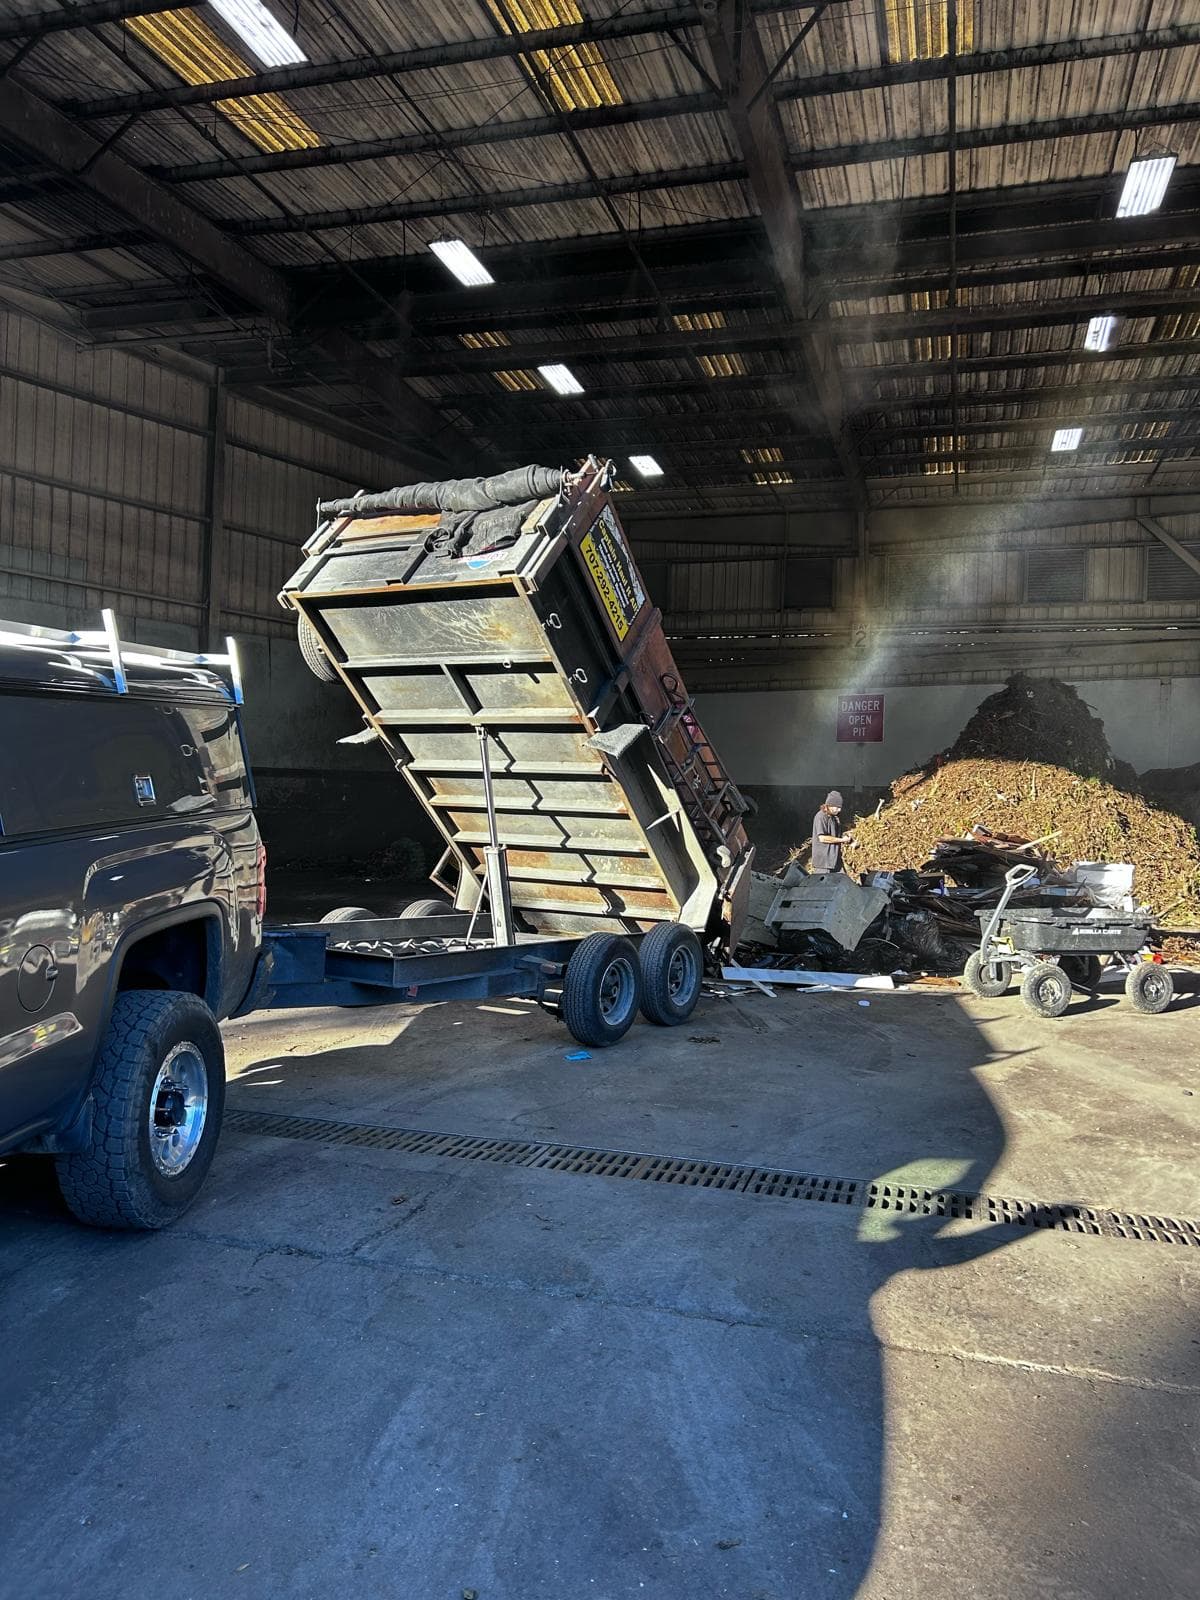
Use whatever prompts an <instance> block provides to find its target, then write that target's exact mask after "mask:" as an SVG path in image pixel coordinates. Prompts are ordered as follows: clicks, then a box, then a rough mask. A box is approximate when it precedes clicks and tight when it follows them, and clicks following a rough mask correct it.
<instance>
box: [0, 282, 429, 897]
mask: <svg viewBox="0 0 1200 1600" xmlns="http://www.w3.org/2000/svg"><path fill="white" fill-rule="evenodd" d="M212 398H213V392H212V389H211V387H210V386H209V385H208V384H207V383H205V382H203V381H201V380H200V379H197V378H194V377H191V376H186V375H182V374H180V373H178V372H175V371H173V370H170V369H167V368H165V367H162V366H158V365H156V364H154V363H153V362H149V361H146V360H143V359H139V358H138V357H137V356H134V355H129V354H127V353H124V352H121V351H117V350H111V349H108V350H105V349H98V348H91V347H89V346H86V345H83V346H81V345H79V344H77V343H76V342H75V340H74V339H73V338H72V337H70V335H69V334H67V333H64V332H61V331H59V330H58V329H56V328H51V327H48V326H46V325H44V324H42V323H40V322H37V321H35V320H33V319H32V318H29V317H25V316H21V315H18V314H16V313H14V312H11V311H6V310H3V309H0V618H7V619H10V620H13V621H18V622H38V623H44V624H48V625H50V626H53V627H76V626H87V627H95V626H97V625H98V613H99V611H100V609H101V607H103V606H111V607H113V608H114V610H115V611H116V612H117V614H118V617H119V618H120V622H121V627H122V631H123V633H124V634H125V636H126V637H127V638H131V639H136V640H138V641H140V642H144V643H148V644H160V645H172V646H176V647H178V648H183V649H193V650H194V649H198V648H199V647H200V643H201V637H202V634H201V630H202V625H203V619H204V615H205V611H206V600H207V592H206V581H207V579H206V574H207V571H208V563H207V553H208V541H209V538H210V535H213V534H215V540H214V545H215V549H214V555H215V559H214V560H213V562H212V571H213V573H214V575H215V578H216V582H217V585H218V593H219V601H220V613H221V614H220V619H219V622H220V630H221V632H222V633H224V632H229V633H232V634H233V635H235V636H236V637H237V639H238V641H239V646H240V648H241V650H242V653H243V657H244V660H245V682H246V726H247V731H248V735H249V740H250V748H251V753H252V756H253V759H254V765H255V774H256V780H257V784H258V791H259V801H260V817H261V820H262V826H263V831H264V834H265V835H266V837H267V841H268V846H269V848H270V850H271V857H272V860H273V861H274V862H275V863H276V864H280V863H287V862H290V861H318V862H331V861H332V862H345V861H351V860H352V861H363V860H370V859H372V858H378V857H379V856H380V855H381V853H382V852H383V851H384V850H385V849H387V847H388V846H390V845H394V844H395V843H396V841H403V840H411V841H414V842H415V844H416V845H418V846H419V847H420V848H421V850H423V851H424V850H428V849H429V848H430V847H431V846H432V844H433V841H434V837H435V836H434V834H433V831H432V830H431V829H430V828H429V825H428V823H427V821H426V819H425V817H424V813H423V812H422V811H421V810H420V808H419V807H418V806H417V805H416V803H415V801H413V800H411V798H410V797H409V793H408V790H407V788H406V786H405V785H404V784H403V783H402V782H400V781H399V780H398V779H397V778H396V776H395V774H394V773H392V772H391V770H390V768H388V766H387V764H386V762H385V761H384V759H383V757H382V755H381V754H380V752H379V751H378V750H376V749H374V748H372V747H369V746H368V747H365V748H364V747H354V746H351V747H345V746H342V747H339V746H338V745H337V742H336V741H337V740H338V738H339V737H341V736H342V735H343V734H346V733H352V732H355V731H357V729H358V728H359V727H360V726H361V724H360V722H359V721H358V718H357V714H356V712H355V711H354V709H353V707H352V706H351V705H350V703H349V701H348V698H347V697H346V696H345V695H344V694H343V693H342V692H341V691H339V690H338V689H337V688H335V687H331V686H329V685H321V684H318V683H317V682H316V680H315V679H314V678H313V677H312V676H311V674H310V673H309V672H308V670H307V668H306V667H305V666H304V664H303V662H302V660H301V658H300V654H299V651H298V650H297V649H296V646H295V644H294V627H293V624H292V623H291V622H290V621H289V620H288V618H287V617H286V616H285V615H284V614H283V613H282V612H281V611H280V609H279V607H278V605H277V603H276V600H275V596H276V594H277V593H278V591H279V589H280V587H281V586H282V584H283V582H284V580H285V579H286V578H287V577H288V575H289V574H290V573H291V572H292V571H293V570H294V569H295V567H296V565H297V564H298V560H299V549H300V545H301V544H302V543H303V541H304V540H305V539H306V538H307V537H308V535H309V533H310V532H311V531H312V527H313V507H314V504H315V502H316V500H317V499H318V498H319V497H320V496H322V495H326V494H328V493H330V492H340V491H344V490H353V489H356V488H361V487H368V488H379V487H385V486H387V485H389V484H391V483H393V482H396V481H399V480H400V479H401V478H402V476H403V469H402V468H401V466H400V465H399V463H398V462H396V461H392V460H389V459H388V458H387V457H386V456H384V455H381V454H378V453H376V452H373V451H370V450H366V449H363V448H361V447H359V446H357V445H355V444H352V443H348V442H347V441H346V440H344V439H341V438H338V437H336V436H335V435H333V434H332V433H329V432H326V431H323V430H321V429H319V428H316V427H313V426H310V425H307V424H305V423H303V422H300V421H296V420H295V419H293V418H290V417H285V416H281V415H279V414H278V413H276V412H274V411H271V410H269V409H267V408H266V407H264V406H261V405H256V404H254V403H252V402H251V401H249V400H246V399H242V398H240V397H237V396H229V397H228V400H227V405H226V416H225V449H224V453H223V457H222V459H221V461H220V462H219V467H220V469H221V470H220V471H218V472H216V473H214V466H215V465H218V463H216V462H215V461H214V451H213V432H212ZM222 480H223V485H224V487H223V494H222V496H221V504H220V507H219V511H220V515H218V516H216V517H214V515H213V511H214V507H213V504H212V498H213V497H212V485H213V483H214V482H221V481H222ZM394 859H399V860H402V861H408V862H410V863H411V862H412V860H413V852H412V851H406V850H404V849H401V850H400V852H399V853H398V855H394ZM406 875H407V874H406Z"/></svg>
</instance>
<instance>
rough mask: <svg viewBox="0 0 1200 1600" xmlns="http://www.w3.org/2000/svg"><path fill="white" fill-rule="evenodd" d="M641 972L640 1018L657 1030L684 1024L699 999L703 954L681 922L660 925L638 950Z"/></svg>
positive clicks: (697, 940) (693, 936)
mask: <svg viewBox="0 0 1200 1600" xmlns="http://www.w3.org/2000/svg"><path fill="white" fill-rule="evenodd" d="M638 961H639V964H640V966H641V969H642V1015H643V1016H644V1017H645V1019H646V1021H647V1022H655V1023H657V1024H658V1026H659V1027H661V1028H677V1027H678V1026H679V1024H680V1023H681V1022H686V1021H687V1019H688V1018H689V1017H690V1016H691V1014H692V1012H693V1011H694V1010H695V1009H696V1004H697V1002H698V1001H699V999H700V987H701V984H702V983H703V982H704V952H703V950H701V948H700V941H699V939H697V937H696V935H695V934H694V933H693V932H692V930H691V929H690V928H685V927H684V926H683V924H682V923H681V922H660V923H659V924H658V926H657V927H656V928H651V930H650V932H649V933H648V934H647V935H646V936H645V938H644V939H643V940H642V942H641V944H640V945H639V947H638Z"/></svg>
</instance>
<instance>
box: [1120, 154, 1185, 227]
mask: <svg viewBox="0 0 1200 1600" xmlns="http://www.w3.org/2000/svg"><path fill="white" fill-rule="evenodd" d="M1174 170H1175V157H1174V156H1140V157H1139V158H1138V159H1137V160H1136V161H1131V162H1130V163H1129V171H1128V172H1127V173H1126V174H1125V187H1124V188H1123V189H1122V190H1121V198H1120V199H1119V200H1118V201H1117V215H1118V216H1119V217H1144V216H1145V215H1146V213H1147V212H1148V211H1157V210H1158V208H1159V206H1160V205H1162V203H1163V196H1164V195H1165V194H1166V192H1167V185H1168V183H1170V181H1171V174H1172V172H1174Z"/></svg>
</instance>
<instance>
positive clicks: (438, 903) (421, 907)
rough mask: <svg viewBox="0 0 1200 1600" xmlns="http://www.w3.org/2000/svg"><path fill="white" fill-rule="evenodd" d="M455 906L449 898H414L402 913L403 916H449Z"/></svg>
mask: <svg viewBox="0 0 1200 1600" xmlns="http://www.w3.org/2000/svg"><path fill="white" fill-rule="evenodd" d="M453 912H454V907H453V906H452V905H451V904H450V902H449V901H448V900H412V901H410V902H409V903H408V905H406V906H405V908H404V910H403V911H402V912H401V913H400V915H401V916H402V917H448V916H451V915H452V914H453Z"/></svg>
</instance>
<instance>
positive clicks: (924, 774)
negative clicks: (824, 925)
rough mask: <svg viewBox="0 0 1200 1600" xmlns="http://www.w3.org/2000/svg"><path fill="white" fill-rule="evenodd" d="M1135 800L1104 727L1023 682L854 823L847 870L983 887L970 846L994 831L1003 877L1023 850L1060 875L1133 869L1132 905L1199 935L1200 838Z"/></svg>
mask: <svg viewBox="0 0 1200 1600" xmlns="http://www.w3.org/2000/svg"><path fill="white" fill-rule="evenodd" d="M1137 789H1138V784H1137V777H1136V774H1135V773H1134V771H1133V768H1132V767H1129V766H1127V765H1126V764H1125V763H1122V762H1118V761H1116V760H1115V759H1114V757H1113V755H1112V753H1111V751H1110V750H1109V748H1108V742H1107V740H1106V739H1105V737H1104V725H1103V723H1102V722H1101V721H1100V719H1099V718H1098V717H1095V716H1093V715H1092V714H1091V712H1090V711H1089V710H1088V708H1087V706H1086V705H1085V704H1084V702H1083V701H1082V700H1081V699H1080V698H1079V696H1078V695H1077V694H1076V692H1075V690H1074V689H1072V688H1071V687H1070V686H1069V685H1068V684H1065V683H1059V682H1057V681H1055V680H1053V679H1033V678H1028V677H1025V676H1023V675H1017V676H1015V677H1013V678H1010V679H1009V681H1008V683H1007V684H1006V685H1005V687H1004V688H1003V689H1002V690H1000V691H999V692H998V693H997V694H994V695H992V696H990V697H989V698H988V699H987V700H985V701H984V702H983V704H982V705H981V706H980V707H979V709H978V710H977V711H976V713H975V715H974V716H973V717H972V718H971V719H970V721H969V722H968V723H967V725H966V727H965V728H964V729H963V731H962V733H960V734H959V736H958V738H957V739H956V740H955V742H954V744H953V745H952V746H951V747H950V749H949V750H946V751H944V752H942V754H940V755H937V756H934V757H933V758H932V759H931V760H930V761H928V762H927V763H926V764H925V766H924V767H922V768H920V769H918V770H916V771H913V772H906V773H905V774H904V775H903V776H902V777H900V778H897V779H896V781H895V782H894V783H893V784H892V786H891V792H892V798H891V800H890V802H888V803H887V804H885V805H884V807H883V809H882V810H881V811H880V812H879V813H878V814H877V815H876V816H874V817H863V818H860V819H859V820H858V821H856V822H855V823H854V825H853V832H854V836H855V840H856V843H855V845H854V846H853V847H851V848H850V849H849V850H848V851H847V858H846V860H847V866H848V867H849V869H850V871H851V872H854V873H856V874H857V873H860V872H867V871H873V870H877V869H886V870H892V871H895V870H898V869H900V868H915V869H920V868H932V869H934V870H937V871H942V872H945V873H946V874H947V876H948V877H949V878H951V879H952V880H953V881H955V882H961V883H964V884H969V885H972V886H978V885H980V883H981V881H982V879H981V876H980V870H981V852H980V850H979V849H978V848H972V847H971V846H970V845H968V844H966V843H965V841H967V840H968V839H970V838H971V835H972V831H973V830H986V832H987V833H988V834H991V835H993V836H995V835H1002V836H1007V838H1006V840H1003V841H1000V842H999V843H1000V848H999V849H998V850H996V851H995V854H996V856H997V858H998V859H997V862H996V865H997V868H998V870H999V873H1000V875H1001V877H1002V875H1003V866H1004V865H1006V864H1007V861H1006V860H1003V859H1002V858H1004V857H1007V856H1008V855H1009V854H1010V853H1011V852H1012V851H1013V850H1014V849H1016V848H1018V846H1019V841H1021V840H1033V841H1036V843H1035V846H1034V849H1033V851H1032V852H1030V855H1031V857H1032V858H1033V859H1035V860H1036V859H1037V858H1038V857H1039V856H1044V857H1045V858H1046V859H1047V860H1048V861H1056V862H1058V863H1060V864H1061V865H1063V866H1067V865H1069V864H1070V863H1071V862H1072V861H1129V862H1132V863H1133V866H1134V872H1135V875H1134V899H1135V900H1136V901H1137V902H1139V903H1143V904H1147V905H1149V906H1150V908H1151V910H1152V911H1153V912H1154V913H1155V915H1156V916H1157V917H1158V918H1160V919H1161V921H1162V923H1163V926H1165V927H1187V928H1193V927H1196V926H1200V838H1198V837H1197V833H1196V829H1195V828H1194V827H1193V826H1191V824H1190V823H1188V822H1186V821H1184V820H1183V818H1181V817H1179V816H1177V815H1176V814H1174V813H1173V812H1171V811H1169V810H1165V809H1161V808H1159V807H1157V806H1155V805H1153V804H1151V803H1150V801H1148V800H1147V799H1145V798H1144V797H1143V796H1142V795H1141V794H1140V793H1138V792H1137ZM939 841H955V843H953V844H945V843H943V844H941V845H940V847H939ZM980 842H981V840H980V835H979V834H978V833H976V835H975V844H976V845H978V844H979V843H980ZM996 843H997V841H995V840H994V839H993V847H994V846H995V844H996ZM988 853H990V852H988ZM1014 859H1026V857H1022V856H1021V855H1020V854H1019V853H1018V854H1017V855H1016V856H1015V857H1014ZM983 861H984V862H986V855H985V856H984V857H983Z"/></svg>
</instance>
